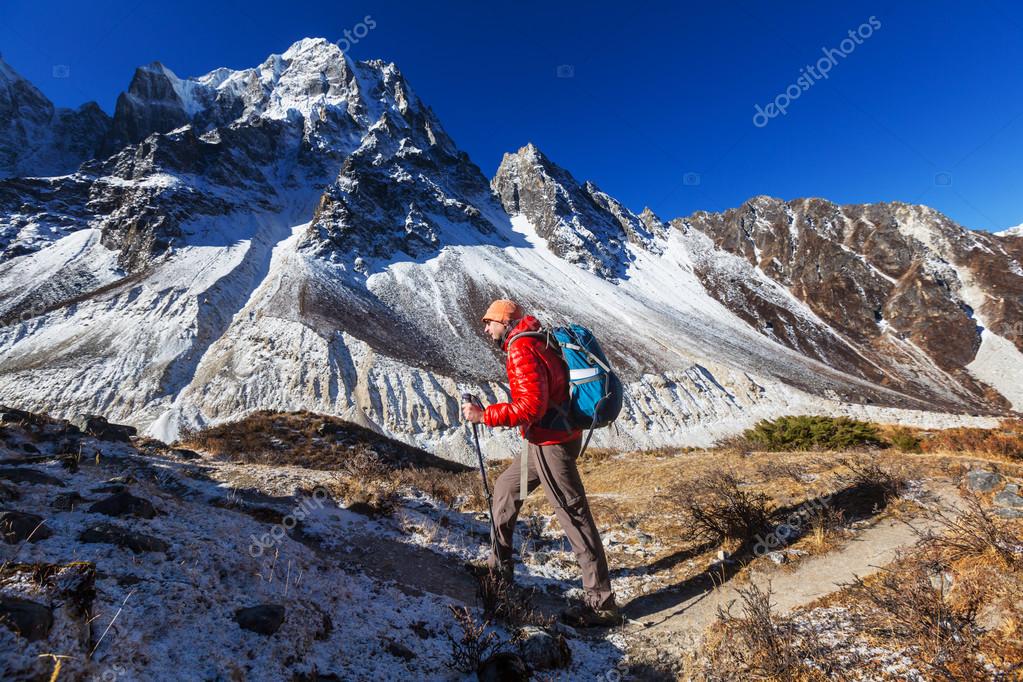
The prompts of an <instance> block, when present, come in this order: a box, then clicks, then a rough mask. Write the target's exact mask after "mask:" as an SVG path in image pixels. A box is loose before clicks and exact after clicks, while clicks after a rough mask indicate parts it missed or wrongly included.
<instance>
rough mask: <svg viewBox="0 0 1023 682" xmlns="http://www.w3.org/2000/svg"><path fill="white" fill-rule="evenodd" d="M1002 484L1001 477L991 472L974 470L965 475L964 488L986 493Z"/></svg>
mask: <svg viewBox="0 0 1023 682" xmlns="http://www.w3.org/2000/svg"><path fill="white" fill-rule="evenodd" d="M1001 482H1002V477H1001V476H1000V475H998V474H996V473H995V472H993V471H986V470H984V469H974V470H973V471H970V472H969V473H967V474H966V487H967V488H968V489H970V490H972V491H974V492H977V493H986V492H990V491H992V490H994V489H995V486H997V485H998V484H999V483H1001Z"/></svg>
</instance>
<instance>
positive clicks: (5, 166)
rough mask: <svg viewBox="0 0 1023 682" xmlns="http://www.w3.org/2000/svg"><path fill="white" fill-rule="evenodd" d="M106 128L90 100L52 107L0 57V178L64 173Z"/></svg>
mask: <svg viewBox="0 0 1023 682" xmlns="http://www.w3.org/2000/svg"><path fill="white" fill-rule="evenodd" d="M109 126H110V117H108V116H107V115H106V114H104V113H103V112H102V111H101V110H100V108H99V105H97V104H96V103H95V102H88V103H86V104H83V105H82V106H81V107H80V108H79V109H77V110H71V109H58V108H56V107H54V106H53V103H52V102H50V100H49V99H48V98H47V97H46V95H44V94H43V93H42V92H41V91H40V90H39V89H38V88H37V87H35V86H34V85H32V83H30V82H29V81H27V80H26V79H25V78H23V77H22V76H21V74H19V73H18V72H17V71H16V70H15V69H14V68H13V67H12V66H11V65H10V64H8V63H7V62H5V61H3V59H2V58H0V177H5V176H49V175H58V174H63V173H68V172H70V171H72V170H74V169H75V168H77V167H78V165H79V164H81V163H82V161H85V160H86V159H89V158H92V156H93V155H94V154H95V152H96V149H97V147H98V145H99V141H100V139H102V137H103V136H104V135H105V134H106V130H107V128H109Z"/></svg>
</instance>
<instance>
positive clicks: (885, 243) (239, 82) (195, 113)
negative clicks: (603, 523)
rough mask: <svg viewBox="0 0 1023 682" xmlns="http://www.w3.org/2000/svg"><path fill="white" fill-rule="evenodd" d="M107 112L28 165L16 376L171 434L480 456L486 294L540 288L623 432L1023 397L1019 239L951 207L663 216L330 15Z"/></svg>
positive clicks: (1002, 408) (900, 415)
mask: <svg viewBox="0 0 1023 682" xmlns="http://www.w3.org/2000/svg"><path fill="white" fill-rule="evenodd" d="M33 90H34V89H33ZM20 91H27V90H26V88H25V87H24V86H22V87H20ZM36 92H38V91H36ZM19 106H20V105H19ZM12 111H16V112H22V113H23V112H26V111H28V112H29V113H31V112H33V111H35V110H34V109H32V108H31V107H29V108H28V109H26V108H25V107H24V106H20V108H17V109H15V110H12ZM22 113H18V114H17V115H19V116H20V115H22ZM24 115H27V114H24ZM39 120H42V119H41V118H40V119H39ZM14 129H17V130H26V131H27V130H29V126H28V124H27V123H17V124H13V125H12V127H11V130H14ZM26 135H28V133H26ZM29 137H31V136H29ZM2 139H5V140H6V139H8V138H2ZM26 139H28V138H26ZM33 139H34V138H33ZM97 140H98V141H97V144H96V148H97V149H100V150H101V151H100V152H99V153H98V154H95V155H93V156H94V158H89V159H87V160H85V162H84V163H82V164H81V166H80V167H79V168H78V169H77V170H76V171H74V172H69V171H70V170H72V169H63V171H62V172H66V173H67V174H65V175H50V176H49V177H30V176H32V175H36V174H32V173H26V172H22V171H21V170H19V168H20V166H18V164H17V163H14V162H12V163H10V164H8V165H7V166H6V168H8V171H9V172H10V173H11V174H12V175H15V176H17V177H11V178H8V179H6V180H2V181H0V320H2V323H3V326H2V327H0V402H4V403H9V404H15V405H19V406H23V407H27V408H30V409H37V410H46V411H49V412H52V413H55V414H59V415H65V416H67V415H70V414H73V413H78V412H95V413H101V414H104V415H105V416H107V417H108V418H110V419H112V420H116V421H120V422H128V423H132V424H134V425H136V426H138V427H140V428H142V429H145V430H147V431H148V432H149V433H151V434H153V435H156V436H158V437H160V438H163V439H166V440H171V439H173V438H174V437H175V436H176V435H177V434H178V433H179V431H180V429H182V428H193V427H196V426H201V425H204V424H208V423H211V422H215V421H219V420H225V419H229V418H236V417H238V416H240V415H242V414H244V413H246V412H248V411H251V410H254V409H264V408H269V409H310V410H314V411H319V412H326V413H332V414H337V415H339V416H342V417H344V418H346V419H349V420H352V421H355V422H357V423H361V424H364V425H367V426H371V427H373V428H376V429H378V430H380V431H383V432H386V433H388V434H391V435H394V436H396V437H399V438H401V439H403V440H406V441H409V442H415V443H417V444H420V445H424V446H428V447H431V448H433V449H434V450H435V451H437V452H442V453H447V454H448V455H450V456H453V457H460V456H462V455H463V454H464V453H465V445H466V429H464V428H463V426H462V425H461V423H460V420H459V414H458V396H459V394H460V393H461V392H462V390H466V389H467V390H473V391H476V392H479V393H481V394H482V395H483V397H484V398H485V399H486V400H496V399H501V398H503V397H505V396H506V392H505V389H504V387H503V385H502V383H501V382H502V381H503V378H504V377H503V368H502V364H501V361H500V357H499V356H498V354H497V352H496V350H495V349H493V348H492V347H490V346H488V345H487V343H486V342H485V341H484V338H483V336H482V335H481V333H480V324H479V321H478V320H479V315H480V312H481V310H483V309H484V307H485V306H486V304H487V302H489V300H490V299H492V298H494V297H498V296H512V297H514V298H516V299H518V300H520V301H521V302H522V303H523V304H524V305H525V306H526V307H527V308H528V309H529V310H531V311H536V312H537V314H538V315H539V316H540V317H541V319H543V320H544V321H546V322H551V323H557V322H561V321H565V320H573V321H578V322H580V323H582V324H586V325H588V326H590V327H591V328H593V329H594V330H596V331H597V333H598V335H599V336H600V337H601V339H602V341H603V343H604V345H605V347H606V348H607V350H608V351H609V353H610V355H611V358H612V360H613V362H614V363H615V365H616V367H617V368H618V369H619V371H620V373H621V374H622V377H623V379H624V380H625V382H626V384H627V386H628V396H627V399H626V404H625V408H624V411H623V415H622V417H621V419H620V420H619V423H618V427H617V429H612V430H610V431H606V432H604V433H601V434H600V439H601V440H603V442H605V443H608V444H616V445H623V446H631V445H657V444H667V443H699V442H707V441H708V440H710V439H713V438H714V437H717V436H720V435H724V434H728V433H732V432H734V431H735V430H737V429H739V428H741V427H742V426H744V425H746V424H748V423H750V422H751V421H753V420H755V419H757V418H760V417H763V416H770V415H775V414H780V413H791V412H807V411H814V412H824V413H842V414H850V413H851V414H858V415H863V416H870V417H877V418H882V419H887V420H907V421H914V420H915V421H917V422H921V423H927V422H928V421H931V422H938V421H943V422H948V421H955V420H956V419H958V418H953V417H948V416H945V414H944V413H964V414H986V415H997V414H1001V413H1004V412H1006V411H1007V410H1008V409H1010V407H1012V406H1015V407H1016V408H1017V409H1018V408H1020V407H1021V406H1023V395H1021V393H1020V389H1019V388H1018V387H1019V386H1021V385H1023V382H1021V381H1020V379H1023V376H1021V373H1023V356H1021V355H1020V348H1021V346H1020V344H1021V343H1023V335H1021V333H1020V328H1019V325H1020V324H1021V319H1023V315H1021V312H1023V311H1021V310H1020V301H1021V300H1023V299H1021V297H1020V293H1021V291H1023V289H1021V286H1023V272H1021V271H1020V267H1019V264H1018V263H1019V259H1020V255H1021V254H1020V249H1021V247H1020V246H1018V245H1017V244H1016V242H1017V241H1018V240H1015V239H1011V238H1001V237H991V236H986V235H981V234H980V233H975V232H971V231H969V230H965V229H964V228H961V227H959V226H958V225H955V224H954V223H952V222H951V221H949V220H948V219H947V218H945V217H944V216H941V215H940V214H938V213H936V212H934V211H931V210H930V209H927V208H925V207H917V206H906V205H901V204H877V205H870V206H858V207H839V206H835V205H834V204H830V203H828V202H825V201H821V200H799V201H793V202H788V203H783V202H781V201H779V200H775V199H769V198H766V197H757V198H754V199H752V200H751V201H749V202H747V203H746V204H745V205H744V206H742V207H740V208H738V209H733V210H732V211H726V212H725V213H722V214H707V213H698V214H695V215H693V216H690V217H688V218H680V219H675V220H671V221H664V220H662V219H661V218H659V217H658V216H656V215H654V214H653V213H652V212H651V211H649V210H644V211H643V212H642V213H640V214H635V213H633V212H631V211H630V210H629V209H628V208H626V207H625V206H623V205H622V204H621V203H620V202H618V201H616V200H615V199H614V198H612V197H610V196H609V195H607V194H606V193H604V192H602V191H600V190H599V189H598V188H597V187H596V186H595V185H594V184H593V183H590V182H579V181H577V180H576V179H575V178H574V177H573V176H572V175H571V174H570V173H569V172H568V171H567V170H565V169H562V168H560V167H558V166H557V165H556V164H554V163H553V162H552V161H551V160H550V159H548V158H547V157H546V156H545V155H544V154H543V153H542V152H540V151H539V150H538V149H536V148H535V147H534V146H533V145H527V146H526V147H524V148H522V149H521V150H519V151H518V152H516V153H512V154H507V155H506V156H505V158H504V160H503V161H502V163H501V165H500V168H499V169H498V171H497V174H496V175H495V177H494V178H493V179H492V180H488V179H487V178H486V177H485V176H484V175H483V173H482V172H481V171H480V169H479V168H478V167H477V166H476V165H475V164H473V163H472V161H471V160H470V159H469V158H468V156H467V155H466V154H465V153H464V152H462V151H460V150H459V149H458V147H457V145H456V144H455V142H454V141H453V140H452V139H451V138H450V137H449V136H448V135H447V133H446V132H445V131H444V129H443V127H442V125H441V123H440V121H439V120H438V119H437V117H436V116H435V115H434V114H433V112H432V111H431V110H430V109H429V107H427V106H426V105H425V104H424V103H423V102H422V101H421V100H420V99H419V98H418V97H417V96H416V94H415V93H414V91H413V90H412V88H411V86H410V85H409V84H408V83H407V82H406V81H405V79H404V78H403V77H402V75H401V74H400V72H399V71H398V69H397V68H396V67H395V66H394V65H393V64H385V63H383V62H379V61H369V62H353V61H352V60H350V59H349V58H348V57H346V56H345V55H344V54H343V53H342V52H341V50H340V49H339V48H338V47H337V46H335V45H333V44H331V43H329V42H327V41H326V40H323V39H304V40H301V41H299V42H297V43H295V44H294V45H292V46H291V47H290V48H289V49H288V50H287V51H285V52H284V53H283V54H281V55H272V56H270V57H269V58H268V59H267V60H266V61H264V62H263V64H261V65H260V66H258V67H256V68H252V69H245V70H241V71H233V70H229V69H217V70H215V71H212V72H210V73H209V74H206V75H204V76H200V77H197V78H189V79H183V78H179V77H178V76H176V75H175V74H174V73H173V72H172V71H170V70H169V69H168V68H167V67H165V66H163V65H161V64H159V63H154V64H151V65H148V66H145V67H141V68H139V69H138V70H137V71H136V73H135V76H134V78H133V79H132V81H131V84H130V86H129V88H128V91H127V92H125V93H124V94H122V95H121V97H120V98H119V99H118V104H117V108H116V111H115V113H114V116H113V119H112V120H111V121H110V122H109V124H108V125H107V127H106V128H105V130H104V132H103V134H102V135H101V136H100V137H99V138H97ZM18 163H21V162H20V161H19V162H18ZM1014 325H1015V326H1014ZM943 339H944V340H945V341H943ZM513 438H515V436H514V434H511V433H507V432H505V433H495V434H492V436H491V437H490V439H489V441H488V444H487V447H488V448H489V449H491V450H492V451H493V452H494V453H502V454H507V448H506V446H507V445H508V444H509V442H510V441H511V440H512V439H513ZM598 442H599V441H598Z"/></svg>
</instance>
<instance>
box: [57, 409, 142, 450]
mask: <svg viewBox="0 0 1023 682" xmlns="http://www.w3.org/2000/svg"><path fill="white" fill-rule="evenodd" d="M72 424H74V425H75V426H77V427H78V428H79V429H80V430H81V431H82V432H83V433H87V434H89V435H90V436H93V437H94V438H99V439H100V440H110V441H118V442H121V443H130V442H131V437H132V436H134V435H135V434H137V433H138V430H137V429H136V428H135V427H134V426H127V425H125V424H112V423H110V422H108V421H107V419H106V417H102V416H100V415H98V414H80V415H78V416H77V417H75V418H74V419H73V420H72Z"/></svg>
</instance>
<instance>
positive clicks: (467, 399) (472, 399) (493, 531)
mask: <svg viewBox="0 0 1023 682" xmlns="http://www.w3.org/2000/svg"><path fill="white" fill-rule="evenodd" d="M462 402H463V403H470V404H472V405H475V406H476V407H478V408H480V409H483V403H481V402H480V400H479V398H477V397H476V396H474V395H473V394H472V393H463V394H462ZM472 440H473V442H474V443H476V459H477V460H478V461H479V464H480V478H482V479H483V493H484V495H485V496H486V498H487V515H488V516H489V517H490V551H492V552H493V553H494V555H495V556H496V555H497V527H496V526H494V502H493V496H491V494H490V484H488V483H487V468H486V465H484V464H483V450H481V449H480V436H479V433H478V432H477V431H476V422H473V423H472Z"/></svg>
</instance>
